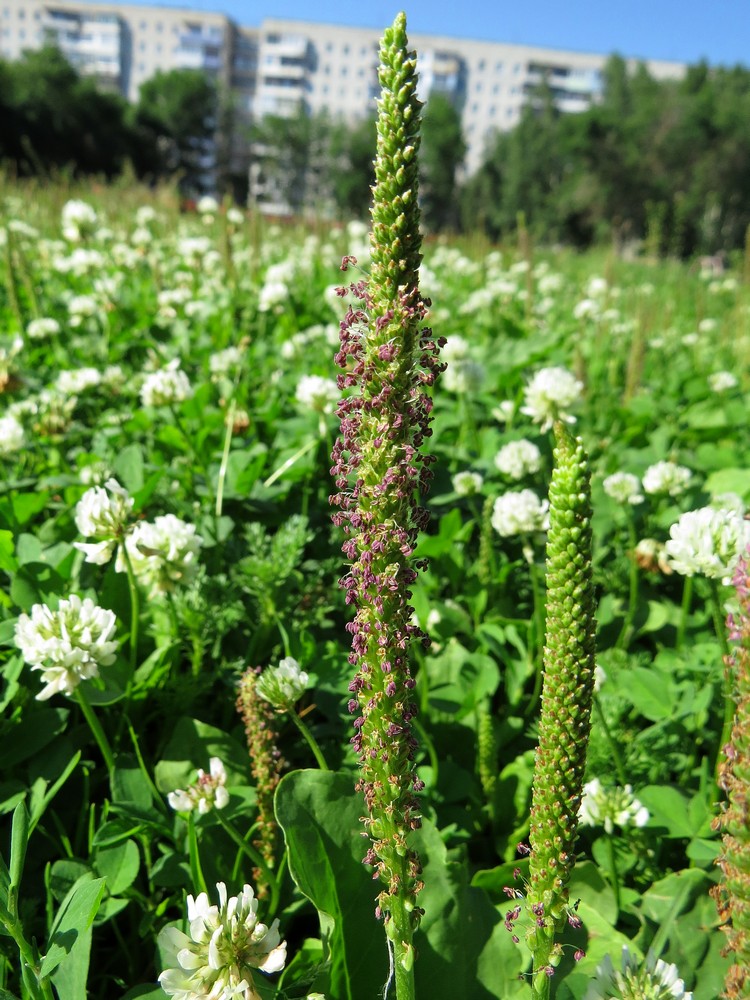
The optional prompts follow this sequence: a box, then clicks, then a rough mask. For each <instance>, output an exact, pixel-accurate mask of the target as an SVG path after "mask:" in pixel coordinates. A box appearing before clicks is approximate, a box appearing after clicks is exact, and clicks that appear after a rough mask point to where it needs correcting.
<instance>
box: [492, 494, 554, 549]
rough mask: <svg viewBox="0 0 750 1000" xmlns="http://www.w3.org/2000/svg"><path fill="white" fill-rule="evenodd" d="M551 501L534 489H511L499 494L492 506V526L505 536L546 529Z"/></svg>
mask: <svg viewBox="0 0 750 1000" xmlns="http://www.w3.org/2000/svg"><path fill="white" fill-rule="evenodd" d="M548 510H549V503H548V502H547V501H546V500H540V499H539V497H538V496H537V495H536V493H534V491H533V490H518V491H510V492H509V493H504V494H503V495H502V496H499V497H498V498H497V500H496V501H495V504H494V506H493V508H492V519H491V523H492V527H493V528H494V529H495V531H496V532H497V533H498V534H499V535H502V536H503V537H504V538H509V537H510V536H512V535H530V534H533V533H534V532H536V531H546V530H547V527H548V526H549V518H548V516H547V512H548Z"/></svg>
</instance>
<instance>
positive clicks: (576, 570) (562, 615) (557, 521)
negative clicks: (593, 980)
mask: <svg viewBox="0 0 750 1000" xmlns="http://www.w3.org/2000/svg"><path fill="white" fill-rule="evenodd" d="M554 430H555V438H556V447H555V468H554V471H553V474H552V482H551V484H550V525H549V534H548V537H547V595H548V596H547V631H546V641H545V647H544V685H543V690H542V709H541V717H540V720H539V745H538V747H537V752H536V760H535V765H534V779H533V790H532V804H531V832H530V843H531V857H530V867H529V887H528V895H527V909H528V912H529V916H530V919H531V921H532V927H531V930H530V931H529V934H528V938H527V940H528V945H529V948H530V950H531V953H532V957H533V968H532V995H533V997H534V1000H547V997H549V995H550V978H551V976H552V975H553V974H554V970H555V967H556V966H557V964H558V962H559V960H560V956H561V950H560V945H559V944H557V943H556V942H555V937H556V935H557V933H558V932H559V931H560V930H561V929H562V928H563V926H564V924H565V920H566V917H568V918H569V915H570V911H569V906H568V888H567V885H568V881H569V878H570V874H571V872H572V869H573V864H574V861H575V855H574V850H575V841H576V834H577V829H578V812H579V808H580V804H581V796H582V790H583V776H584V769H585V765H586V749H587V746H588V737H589V731H590V726H591V701H592V697H593V691H594V651H595V621H594V608H595V595H594V586H593V581H592V558H591V547H592V540H591V499H590V497H591V491H590V484H589V471H588V462H587V459H586V455H585V452H584V450H583V446H582V444H581V441H580V439H578V440H576V439H574V438H573V437H572V435H571V434H570V432H569V431H568V430H567V429H566V427H565V426H564V424H563V423H562V422H560V421H556V422H555V424H554Z"/></svg>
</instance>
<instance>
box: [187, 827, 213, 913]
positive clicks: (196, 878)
mask: <svg viewBox="0 0 750 1000" xmlns="http://www.w3.org/2000/svg"><path fill="white" fill-rule="evenodd" d="M187 823H188V858H189V861H190V873H191V875H192V876H193V884H194V885H195V887H196V888H197V889H198V891H199V892H206V893H207V892H208V886H207V885H206V878H205V876H204V874H203V866H202V865H201V856H200V849H199V847H198V831H197V830H196V827H195V814H194V813H192V812H189V813H188V818H187Z"/></svg>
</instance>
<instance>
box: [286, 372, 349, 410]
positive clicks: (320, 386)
mask: <svg viewBox="0 0 750 1000" xmlns="http://www.w3.org/2000/svg"><path fill="white" fill-rule="evenodd" d="M294 398H295V399H296V400H297V402H298V403H301V404H302V406H309V408H310V409H311V410H315V412H316V413H333V408H334V407H335V405H336V404H337V403H338V401H339V399H340V398H341V390H340V389H339V387H338V386H337V385H336V383H335V382H334V380H333V379H331V378H323V376H322V375H303V376H302V378H301V379H300V380H299V382H298V383H297V389H296V391H295V393H294Z"/></svg>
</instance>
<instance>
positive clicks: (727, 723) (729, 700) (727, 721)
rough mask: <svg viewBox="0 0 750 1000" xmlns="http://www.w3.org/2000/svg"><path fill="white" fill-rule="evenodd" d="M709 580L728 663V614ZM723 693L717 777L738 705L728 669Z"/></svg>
mask: <svg viewBox="0 0 750 1000" xmlns="http://www.w3.org/2000/svg"><path fill="white" fill-rule="evenodd" d="M708 582H709V586H710V589H711V614H712V617H713V621H714V630H715V632H716V638H717V639H718V640H719V646H720V647H721V659H722V663H726V662H727V657H728V656H729V655H730V650H729V640H728V639H727V629H726V616H725V614H724V609H723V608H722V606H721V598H720V596H719V585H718V583H717V582H716V580H709V581H708ZM722 693H723V695H724V720H723V722H722V726H721V738H720V739H719V750H718V754H717V757H716V766H715V767H714V774H715V775H716V776H717V779H718V775H719V767H720V765H721V762H722V760H723V759H724V747H725V746H726V745H727V743H729V741H730V739H731V736H732V725H733V724H734V713H735V710H736V707H737V706H736V704H735V701H734V697H733V695H732V682H731V680H730V675H729V673H728V672H727V671H725V672H724V680H723V683H722Z"/></svg>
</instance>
